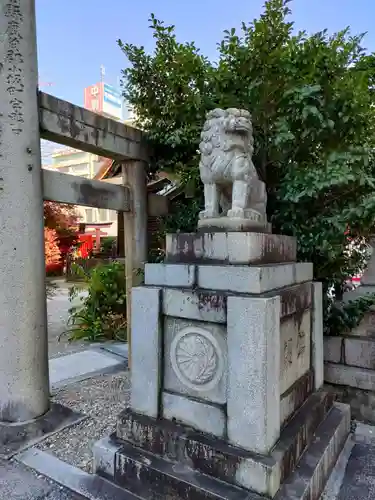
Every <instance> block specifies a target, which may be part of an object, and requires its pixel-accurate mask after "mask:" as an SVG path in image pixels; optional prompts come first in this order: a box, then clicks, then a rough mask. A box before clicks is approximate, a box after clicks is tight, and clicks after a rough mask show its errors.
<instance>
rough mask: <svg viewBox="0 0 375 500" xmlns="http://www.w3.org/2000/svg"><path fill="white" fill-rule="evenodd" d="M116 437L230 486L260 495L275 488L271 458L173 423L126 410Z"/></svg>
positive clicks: (275, 471) (276, 474)
mask: <svg viewBox="0 0 375 500" xmlns="http://www.w3.org/2000/svg"><path fill="white" fill-rule="evenodd" d="M117 437H118V438H120V440H125V441H129V442H130V443H133V444H134V445H135V446H137V447H140V448H142V449H144V450H146V451H149V452H152V453H155V454H156V455H159V456H161V457H162V458H165V459H167V460H172V461H174V462H176V461H180V460H182V461H183V462H184V463H187V464H190V465H191V466H192V467H193V468H195V469H197V470H199V471H200V472H203V473H204V474H207V475H209V476H212V477H215V478H218V479H221V480H222V481H226V482H229V483H231V484H234V485H238V486H243V487H245V488H249V489H253V490H255V491H259V492H262V493H263V492H264V493H266V492H272V491H277V489H278V488H279V484H280V479H279V476H280V474H279V472H278V470H279V468H278V467H277V464H276V461H275V460H274V459H273V458H271V457H268V456H262V455H255V454H253V453H251V452H248V451H245V450H242V449H240V448H236V447H233V446H230V445H228V443H227V442H226V441H224V440H222V439H217V438H215V437H211V436H208V435H205V434H203V433H199V432H196V431H194V430H193V429H191V428H189V427H187V426H184V425H181V424H177V423H176V422H171V421H168V420H165V419H151V418H149V417H145V416H143V415H137V414H136V413H134V412H132V411H131V410H130V409H127V410H125V411H123V412H122V413H121V414H120V416H119V418H118V422H117ZM120 442H121V441H120Z"/></svg>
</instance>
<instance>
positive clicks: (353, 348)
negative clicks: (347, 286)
mask: <svg viewBox="0 0 375 500" xmlns="http://www.w3.org/2000/svg"><path fill="white" fill-rule="evenodd" d="M324 361H325V370H324V380H325V383H326V384H327V385H329V386H330V388H331V389H333V390H334V391H335V392H336V394H337V395H338V397H339V399H340V400H341V401H343V402H345V403H348V404H350V406H351V408H352V415H353V417H354V418H356V419H357V420H360V421H364V422H369V423H375V310H374V311H370V312H368V313H367V314H366V315H365V317H364V318H363V320H362V321H361V323H360V325H359V326H358V327H357V328H355V329H354V330H352V331H351V332H350V335H346V336H337V337H336V336H335V337H326V338H325V339H324Z"/></svg>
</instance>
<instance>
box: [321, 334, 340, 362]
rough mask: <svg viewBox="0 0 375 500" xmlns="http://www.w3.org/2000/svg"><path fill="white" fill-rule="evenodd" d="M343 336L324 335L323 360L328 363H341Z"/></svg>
mask: <svg viewBox="0 0 375 500" xmlns="http://www.w3.org/2000/svg"><path fill="white" fill-rule="evenodd" d="M342 348H343V338H342V337H338V336H337V337H328V336H326V337H324V361H329V362H330V363H342V362H343V361H344V358H343V355H344V351H343V349H342Z"/></svg>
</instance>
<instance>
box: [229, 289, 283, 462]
mask: <svg viewBox="0 0 375 500" xmlns="http://www.w3.org/2000/svg"><path fill="white" fill-rule="evenodd" d="M227 307H228V321H227V325H228V334H227V335H228V402H227V415H228V421H227V422H228V423H227V426H228V427H227V430H228V439H229V442H230V443H232V444H234V445H236V446H240V447H242V448H245V449H247V450H250V451H253V452H257V453H268V452H269V451H270V449H271V448H272V446H273V445H274V444H275V442H276V441H277V439H278V438H279V435H280V320H279V318H280V297H278V296H276V297H272V298H268V299H263V298H252V297H228V306H227ZM244 429H247V432H244Z"/></svg>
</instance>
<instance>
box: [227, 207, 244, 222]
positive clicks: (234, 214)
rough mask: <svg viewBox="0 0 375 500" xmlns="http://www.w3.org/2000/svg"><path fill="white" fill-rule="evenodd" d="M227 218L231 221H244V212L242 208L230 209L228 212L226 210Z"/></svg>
mask: <svg viewBox="0 0 375 500" xmlns="http://www.w3.org/2000/svg"><path fill="white" fill-rule="evenodd" d="M227 217H230V218H232V219H244V218H245V211H244V210H243V208H239V207H232V208H231V209H230V210H228V213H227Z"/></svg>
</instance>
